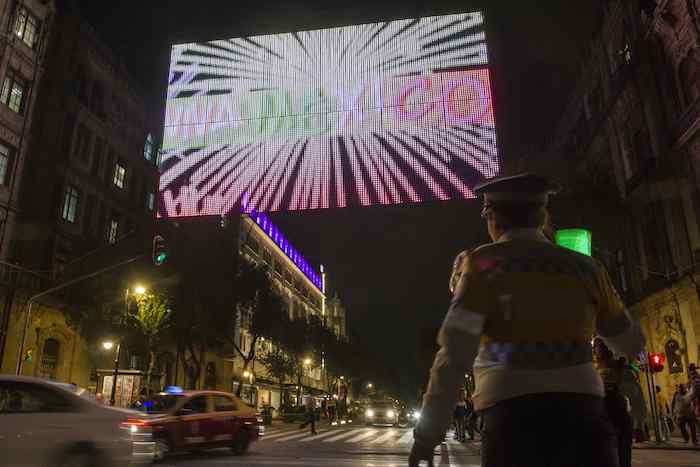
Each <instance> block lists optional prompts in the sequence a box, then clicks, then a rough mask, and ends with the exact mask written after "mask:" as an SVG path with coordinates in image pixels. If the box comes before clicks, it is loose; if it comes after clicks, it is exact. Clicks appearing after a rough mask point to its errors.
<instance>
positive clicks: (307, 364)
mask: <svg viewBox="0 0 700 467" xmlns="http://www.w3.org/2000/svg"><path fill="white" fill-rule="evenodd" d="M304 365H306V366H309V365H311V359H310V358H305V359H304Z"/></svg>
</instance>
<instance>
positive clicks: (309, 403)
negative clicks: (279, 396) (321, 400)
mask: <svg viewBox="0 0 700 467" xmlns="http://www.w3.org/2000/svg"><path fill="white" fill-rule="evenodd" d="M308 425H311V434H312V435H315V434H317V433H316V403H315V402H314V399H313V397H309V398H308V399H307V400H306V421H305V422H304V423H302V424H301V425H299V429H300V430H303V429H304V428H306V427H307V426H308Z"/></svg>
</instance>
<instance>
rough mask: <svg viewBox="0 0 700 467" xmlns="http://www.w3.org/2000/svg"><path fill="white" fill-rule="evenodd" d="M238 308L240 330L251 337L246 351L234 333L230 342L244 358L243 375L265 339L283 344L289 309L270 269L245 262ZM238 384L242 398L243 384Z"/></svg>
mask: <svg viewBox="0 0 700 467" xmlns="http://www.w3.org/2000/svg"><path fill="white" fill-rule="evenodd" d="M236 289H237V296H236V308H237V310H238V313H240V316H241V319H240V327H241V329H245V330H246V331H247V332H248V333H249V334H250V344H249V346H248V348H243V347H242V346H241V343H240V342H237V341H236V339H235V338H234V334H233V333H231V334H229V335H228V336H226V340H227V341H228V342H229V343H230V344H231V345H232V346H233V349H234V350H235V352H236V354H237V355H239V356H240V357H241V358H242V359H243V372H245V371H246V370H247V369H248V367H249V366H250V365H251V363H252V362H253V361H254V360H255V357H256V351H257V347H258V342H259V341H260V339H261V338H265V339H270V340H271V341H273V342H280V337H281V335H282V332H283V331H282V330H283V328H284V325H285V323H287V321H288V318H287V308H286V306H285V305H284V302H283V301H282V298H281V297H280V296H279V295H278V294H277V292H276V291H275V290H274V287H273V284H272V279H271V277H270V274H269V273H268V271H267V269H266V268H263V267H259V266H255V265H249V264H248V263H244V262H242V263H241V265H240V269H239V273H238V275H237V277H236ZM240 383H241V384H239V385H238V391H237V393H238V395H239V396H240V393H241V390H242V387H243V384H242V383H243V381H240Z"/></svg>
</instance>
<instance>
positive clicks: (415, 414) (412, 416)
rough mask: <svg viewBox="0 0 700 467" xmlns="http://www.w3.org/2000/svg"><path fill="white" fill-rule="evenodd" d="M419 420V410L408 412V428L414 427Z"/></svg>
mask: <svg viewBox="0 0 700 467" xmlns="http://www.w3.org/2000/svg"><path fill="white" fill-rule="evenodd" d="M418 420H420V409H412V410H409V411H408V424H409V426H416V425H417V424H418Z"/></svg>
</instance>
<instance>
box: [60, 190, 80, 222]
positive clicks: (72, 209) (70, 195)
mask: <svg viewBox="0 0 700 467" xmlns="http://www.w3.org/2000/svg"><path fill="white" fill-rule="evenodd" d="M79 199H80V192H79V191H78V189H77V188H76V187H75V186H73V185H68V186H66V191H65V192H64V193H63V208H62V209H61V217H62V218H63V220H65V221H67V222H70V223H74V222H75V219H76V216H77V214H78V200H79Z"/></svg>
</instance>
